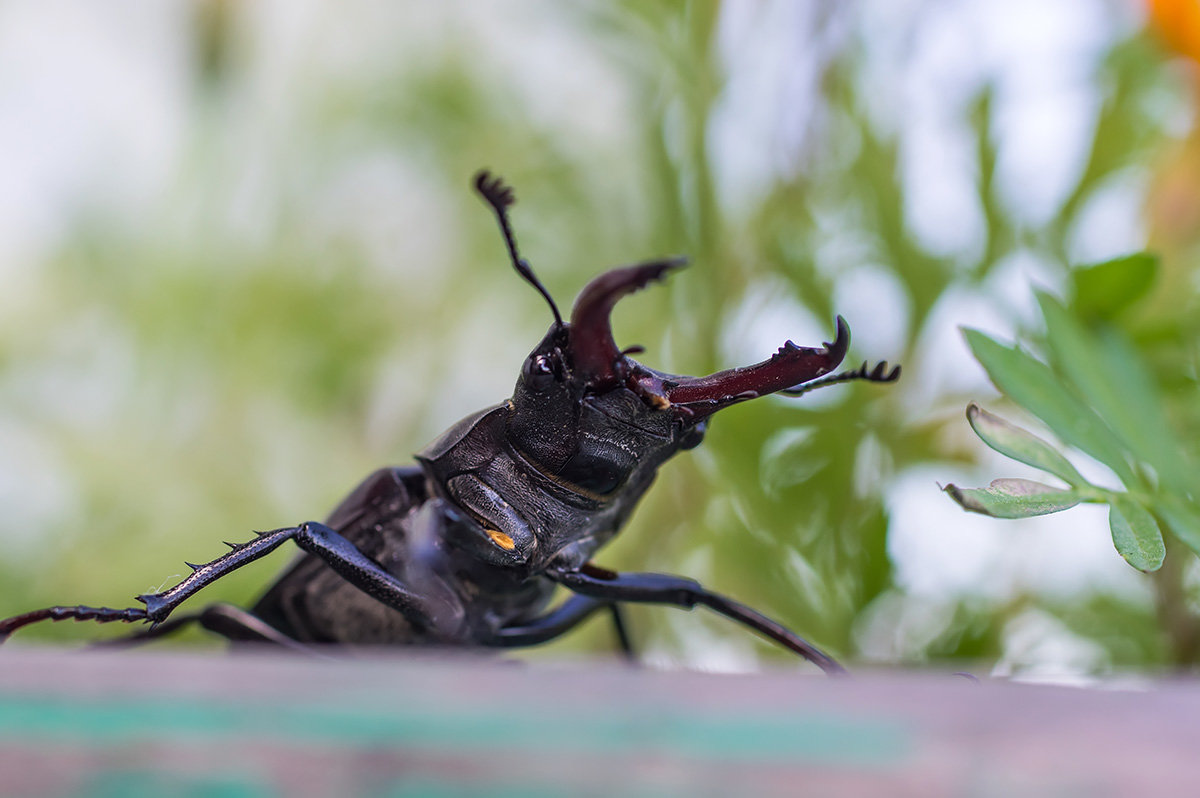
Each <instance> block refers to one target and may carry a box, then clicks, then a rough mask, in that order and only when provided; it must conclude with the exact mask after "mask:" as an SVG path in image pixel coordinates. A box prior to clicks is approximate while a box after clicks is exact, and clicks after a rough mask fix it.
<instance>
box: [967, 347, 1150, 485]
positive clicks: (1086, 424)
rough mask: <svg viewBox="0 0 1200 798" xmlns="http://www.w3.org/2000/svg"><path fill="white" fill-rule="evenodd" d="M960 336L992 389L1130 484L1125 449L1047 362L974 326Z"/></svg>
mask: <svg viewBox="0 0 1200 798" xmlns="http://www.w3.org/2000/svg"><path fill="white" fill-rule="evenodd" d="M963 335H964V336H965V337H966V339H967V345H968V346H970V347H971V351H972V352H973V353H974V354H975V358H976V359H977V360H978V361H979V362H980V364H981V365H982V366H983V367H984V369H985V370H987V373H988V377H990V378H991V380H992V382H993V383H995V385H996V387H997V388H999V389H1000V390H1001V391H1003V392H1004V393H1006V394H1007V395H1008V396H1010V397H1012V399H1013V400H1014V401H1015V402H1016V403H1017V404H1019V405H1021V406H1022V407H1024V408H1025V409H1026V410H1028V411H1029V412H1031V413H1033V414H1034V415H1035V416H1037V417H1038V418H1040V419H1041V420H1042V421H1043V422H1045V424H1046V426H1048V427H1050V429H1052V430H1053V431H1054V432H1055V434H1057V435H1058V437H1059V438H1061V439H1062V440H1063V441H1065V442H1066V443H1068V444H1070V445H1071V446H1074V447H1076V448H1078V449H1081V450H1083V451H1084V452H1086V453H1088V454H1090V455H1091V456H1092V457H1095V458H1096V459H1097V460H1099V461H1100V462H1102V463H1104V464H1105V465H1106V466H1108V467H1109V468H1111V469H1112V470H1113V471H1114V472H1116V474H1117V476H1118V477H1119V478H1120V479H1121V481H1122V482H1124V483H1125V484H1126V485H1127V486H1130V485H1134V484H1136V481H1137V480H1136V479H1135V477H1134V474H1133V470H1132V469H1131V468H1130V467H1129V462H1128V460H1127V459H1126V456H1125V447H1124V446H1123V445H1122V444H1121V441H1120V440H1119V439H1118V438H1117V437H1116V436H1115V435H1114V434H1113V432H1112V430H1110V429H1109V428H1108V426H1107V425H1106V424H1105V423H1104V422H1103V421H1102V420H1101V419H1100V417H1099V416H1097V415H1096V413H1095V411H1093V410H1092V409H1091V408H1089V407H1088V406H1087V405H1085V404H1084V403H1083V402H1081V401H1079V399H1078V398H1076V397H1075V395H1074V394H1072V393H1071V392H1070V391H1068V390H1067V389H1066V388H1065V387H1064V386H1063V382H1062V379H1061V378H1060V377H1058V375H1056V374H1055V373H1054V372H1053V371H1052V370H1051V369H1050V367H1049V366H1047V365H1046V364H1045V363H1042V362H1041V361H1040V360H1037V359H1036V358H1034V357H1032V356H1031V355H1029V354H1027V353H1025V352H1022V351H1021V350H1020V349H1017V348H1016V347H1008V346H1004V345H1003V344H1000V343H998V342H996V341H995V340H993V339H992V338H989V337H988V336H987V335H984V334H983V333H981V332H979V331H978V330H972V329H964V330H963Z"/></svg>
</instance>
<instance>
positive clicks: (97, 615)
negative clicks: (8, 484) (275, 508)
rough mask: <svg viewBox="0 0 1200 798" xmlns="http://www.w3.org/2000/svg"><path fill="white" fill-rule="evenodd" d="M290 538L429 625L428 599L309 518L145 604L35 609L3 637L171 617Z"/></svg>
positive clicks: (8, 625) (195, 572)
mask: <svg viewBox="0 0 1200 798" xmlns="http://www.w3.org/2000/svg"><path fill="white" fill-rule="evenodd" d="M288 540H294V541H295V542H296V545H297V546H299V547H300V548H302V549H304V550H305V551H307V552H310V553H312V554H315V555H316V556H318V557H320V558H321V559H322V560H324V561H325V563H326V564H327V565H329V567H330V568H332V569H333V570H334V571H336V572H337V573H338V574H339V575H340V576H341V577H342V578H343V579H345V580H346V581H347V582H349V583H350V584H352V585H354V586H355V587H357V588H358V589H359V590H361V591H363V592H364V593H366V594H367V595H369V596H371V597H372V598H374V599H375V600H376V601H379V602H381V603H382V604H385V605H387V606H388V607H391V608H392V609H395V610H398V611H400V612H401V613H403V614H404V617H405V618H407V619H408V620H409V621H411V622H412V623H413V624H414V625H416V626H418V627H420V628H428V627H429V625H430V621H431V612H430V610H429V607H428V606H427V605H428V602H427V601H426V600H425V599H423V598H422V597H421V596H420V595H418V594H416V593H414V592H413V591H412V590H410V589H409V588H408V587H406V586H405V585H404V584H403V583H402V582H401V581H400V580H399V579H397V578H396V577H395V576H393V575H392V574H390V573H388V572H387V571H385V570H384V569H383V568H381V567H380V565H379V563H377V562H375V561H374V560H372V559H371V558H370V557H367V556H366V555H365V554H363V553H362V552H361V551H359V550H358V548H357V547H356V546H355V545H354V544H353V543H351V542H350V541H348V540H346V538H344V537H342V536H341V535H340V534H339V533H338V532H337V531H336V530H334V529H331V528H330V527H327V526H325V525H324V524H318V523H316V522H315V521H309V522H306V523H303V524H300V525H299V526H290V527H283V528H282V529H274V530H271V531H270V532H260V533H258V537H257V538H255V539H254V540H251V541H249V542H248V543H243V544H241V545H238V546H235V547H233V549H232V550H231V551H229V552H228V553H226V554H224V555H222V556H221V557H218V558H217V559H215V560H213V561H212V562H209V563H205V564H204V565H194V566H192V573H191V574H190V575H188V577H187V578H186V579H184V580H183V581H182V582H180V583H179V584H177V585H175V586H174V587H172V588H170V589H168V590H164V591H162V592H161V593H144V594H142V595H140V596H137V597H136V598H137V600H138V601H140V602H142V604H144V605H145V607H130V608H128V609H121V610H115V609H109V608H107V607H99V608H97V607H86V606H76V607H50V608H47V609H43V610H34V611H33V612H27V613H25V614H24V615H17V616H15V617H12V618H8V619H6V620H2V621H0V642H3V641H4V640H5V639H6V638H7V637H8V635H10V634H12V633H13V632H14V631H16V630H17V629H20V628H21V627H23V626H26V625H28V624H31V623H36V622H37V621H46V620H53V621H61V620H66V619H68V618H73V619H75V620H80V621H97V622H98V623H109V622H112V621H124V622H126V623H130V622H132V621H143V620H145V621H151V622H153V623H155V624H158V623H161V622H162V621H164V620H166V618H167V616H168V615H170V614H171V612H172V611H173V610H174V609H175V608H176V607H178V606H179V605H180V604H182V603H183V602H184V601H186V600H187V599H189V598H191V597H192V596H193V595H195V594H196V593H197V592H198V591H199V590H200V589H201V588H203V587H205V586H207V585H209V584H211V583H213V582H215V581H216V580H218V579H220V578H221V577H223V576H225V575H227V574H229V573H231V572H233V571H235V570H237V569H238V568H241V567H242V566H243V565H247V564H249V563H251V562H254V561H255V560H257V559H259V558H261V557H263V556H265V555H267V554H270V553H271V552H272V551H274V550H275V549H277V548H279V546H281V545H282V544H283V543H285V542H287V541H288Z"/></svg>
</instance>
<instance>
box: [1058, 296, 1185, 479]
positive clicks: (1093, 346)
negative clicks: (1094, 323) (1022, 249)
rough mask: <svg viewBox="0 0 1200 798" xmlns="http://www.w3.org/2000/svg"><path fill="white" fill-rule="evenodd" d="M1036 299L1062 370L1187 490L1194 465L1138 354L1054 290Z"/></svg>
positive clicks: (1145, 456)
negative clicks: (1085, 319) (1089, 324)
mask: <svg viewBox="0 0 1200 798" xmlns="http://www.w3.org/2000/svg"><path fill="white" fill-rule="evenodd" d="M1037 300H1038V304H1039V305H1040V306H1041V308H1042V315H1043V316H1044V317H1045V319H1046V343H1047V346H1048V347H1049V349H1050V353H1051V355H1052V356H1053V358H1054V362H1055V363H1056V364H1057V365H1058V368H1059V371H1061V372H1062V373H1063V374H1064V375H1066V377H1067V379H1068V380H1069V381H1070V382H1071V383H1072V384H1073V385H1074V386H1075V387H1076V389H1077V390H1078V391H1079V393H1080V395H1082V396H1083V398H1084V399H1085V400H1086V401H1087V403H1088V404H1089V405H1090V406H1091V407H1092V408H1093V409H1094V410H1095V411H1096V412H1097V413H1098V414H1099V415H1100V417H1101V418H1103V419H1104V421H1105V422H1106V424H1107V425H1108V426H1109V428H1110V429H1111V430H1112V431H1113V432H1114V433H1115V434H1116V435H1117V436H1118V437H1119V438H1120V439H1121V441H1122V443H1123V445H1124V446H1125V447H1126V448H1127V449H1128V450H1129V451H1131V452H1132V453H1133V454H1134V455H1135V456H1136V457H1137V458H1138V459H1140V460H1142V461H1143V462H1146V463H1149V464H1150V465H1151V466H1153V467H1154V470H1155V472H1157V473H1158V475H1159V478H1160V480H1162V481H1163V482H1165V483H1167V484H1171V485H1174V486H1175V488H1176V489H1177V490H1179V491H1180V492H1187V491H1188V490H1189V487H1190V483H1191V481H1192V480H1191V478H1190V473H1191V468H1190V466H1189V465H1188V463H1187V461H1186V460H1185V459H1184V457H1183V454H1182V451H1181V449H1180V446H1179V441H1178V440H1177V439H1176V437H1175V435H1174V434H1173V433H1172V432H1171V428H1170V427H1169V426H1168V425H1167V422H1166V420H1165V419H1166V410H1165V408H1164V407H1163V403H1162V400H1161V399H1160V398H1159V396H1158V394H1157V392H1156V390H1155V387H1154V384H1153V382H1152V381H1151V379H1150V376H1149V375H1148V374H1147V373H1146V372H1145V370H1144V368H1143V367H1142V365H1141V361H1140V358H1139V356H1138V354H1137V352H1135V351H1134V350H1133V349H1132V348H1131V347H1129V345H1128V344H1126V343H1125V342H1124V341H1123V340H1122V339H1121V338H1120V337H1118V336H1117V335H1116V334H1112V333H1110V334H1108V335H1106V336H1100V335H1096V334H1093V333H1091V332H1090V331H1088V330H1087V329H1086V328H1085V327H1084V326H1083V325H1082V324H1080V323H1079V321H1078V320H1076V319H1075V318H1074V317H1073V316H1072V315H1071V314H1070V313H1069V312H1068V311H1067V309H1066V308H1065V307H1063V306H1062V305H1061V304H1060V303H1059V302H1058V301H1057V300H1056V299H1054V297H1052V296H1050V295H1049V294H1045V293H1041V292H1039V293H1038V295H1037Z"/></svg>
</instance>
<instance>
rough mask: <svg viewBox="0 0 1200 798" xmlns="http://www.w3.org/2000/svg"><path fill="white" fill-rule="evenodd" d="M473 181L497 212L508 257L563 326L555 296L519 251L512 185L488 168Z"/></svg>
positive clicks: (555, 320) (514, 197)
mask: <svg viewBox="0 0 1200 798" xmlns="http://www.w3.org/2000/svg"><path fill="white" fill-rule="evenodd" d="M473 183H474V185H475V190H476V191H478V192H479V194H480V196H482V197H483V199H484V200H485V201H486V202H487V204H488V205H490V206H492V210H493V211H495V213H496V221H498V222H499V223H500V233H501V234H502V235H503V236H504V244H505V246H507V247H508V257H509V258H510V259H511V260H512V265H513V268H514V269H516V270H517V274H519V275H521V277H523V278H524V279H525V281H526V282H527V283H529V284H530V285H532V286H533V287H534V288H536V289H537V290H538V293H540V294H541V295H542V296H543V297H544V298H545V300H546V304H548V305H549V306H550V310H551V312H553V313H554V322H555V324H557V325H558V326H559V327H561V326H562V324H563V320H562V314H561V313H559V312H558V305H556V304H554V298H553V297H551V296H550V292H549V291H547V290H546V286H544V285H542V281H541V280H539V279H538V278H537V275H535V274H534V273H533V268H532V267H531V266H530V265H529V261H527V260H525V259H524V258H522V257H521V253H520V252H518V251H517V239H516V237H515V236H514V235H513V232H512V226H511V225H510V224H509V223H508V209H509V208H510V207H511V206H512V205H513V204H515V203H516V201H517V197H516V195H515V194H513V190H512V187H511V186H508V185H505V183H504V180H502V179H501V178H499V177H493V176H492V174H491V172H489V171H488V170H486V169H480V170H479V171H478V172H477V173H476V174H475V180H474V181H473Z"/></svg>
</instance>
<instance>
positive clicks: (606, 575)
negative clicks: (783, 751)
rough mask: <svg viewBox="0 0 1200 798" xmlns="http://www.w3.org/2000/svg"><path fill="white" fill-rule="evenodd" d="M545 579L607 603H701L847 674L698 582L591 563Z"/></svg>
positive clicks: (550, 573) (824, 666)
mask: <svg viewBox="0 0 1200 798" xmlns="http://www.w3.org/2000/svg"><path fill="white" fill-rule="evenodd" d="M546 576H547V577H549V578H550V579H552V580H554V581H555V582H558V583H559V584H560V585H563V586H564V587H566V588H569V589H570V590H572V591H574V592H575V593H578V594H580V595H581V596H584V597H587V598H591V599H600V600H607V601H608V602H616V601H631V602H639V603H645V604H671V605H674V606H676V607H683V608H685V609H689V610H690V609H691V608H692V607H695V606H696V605H697V604H701V605H703V606H705V607H708V608H709V609H711V610H714V611H716V612H719V613H720V614H721V615H724V616H725V617H726V618H729V619H730V620H733V621H737V622H738V623H740V624H742V625H743V626H748V627H750V628H751V629H753V630H754V631H756V632H758V633H759V634H761V635H763V636H764V637H768V638H770V639H771V640H774V641H775V642H777V643H779V644H780V645H782V646H784V647H785V648H788V649H790V650H791V651H794V652H796V653H797V654H799V655H800V656H802V657H804V658H805V659H807V660H808V661H809V662H811V663H813V664H814V665H816V666H817V667H819V668H820V669H821V670H823V671H825V672H826V673H829V674H844V673H846V669H845V668H843V667H842V666H841V665H840V664H838V662H837V660H835V659H833V657H831V656H829V655H828V654H826V653H825V652H823V651H821V650H820V649H818V648H817V647H816V646H814V645H812V644H811V643H809V642H808V641H807V640H805V639H804V638H802V637H800V636H799V635H797V634H796V633H795V632H793V631H792V630H790V629H788V628H787V627H786V626H784V625H782V624H780V623H778V622H776V621H773V620H771V619H770V618H768V617H767V616H765V615H763V614H762V613H760V612H758V611H757V610H753V609H750V608H749V607H747V606H746V605H744V604H740V603H738V602H736V601H734V600H733V599H731V598H728V597H726V596H722V595H721V594H719V593H714V592H712V591H711V590H707V589H705V588H704V587H703V586H701V585H700V583H699V582H696V581H694V580H691V579H687V578H684V577H682V576H670V575H668V574H644V573H640V574H623V573H617V572H615V571H607V570H605V569H603V568H597V567H596V566H594V565H590V564H589V565H585V566H583V568H582V569H580V570H578V571H565V570H564V571H558V570H553V569H552V570H548V571H546ZM568 603H569V602H568Z"/></svg>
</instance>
